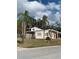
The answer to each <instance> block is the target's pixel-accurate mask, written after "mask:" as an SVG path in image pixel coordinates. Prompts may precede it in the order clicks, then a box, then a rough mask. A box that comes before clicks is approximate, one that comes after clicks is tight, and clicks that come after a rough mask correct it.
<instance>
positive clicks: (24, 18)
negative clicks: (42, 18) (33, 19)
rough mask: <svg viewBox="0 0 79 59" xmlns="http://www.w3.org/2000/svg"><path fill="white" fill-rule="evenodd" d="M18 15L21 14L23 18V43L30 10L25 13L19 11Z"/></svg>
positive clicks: (21, 18)
mask: <svg viewBox="0 0 79 59" xmlns="http://www.w3.org/2000/svg"><path fill="white" fill-rule="evenodd" d="M18 16H20V18H19V19H20V20H21V25H20V26H21V32H22V33H21V37H22V43H23V42H24V39H25V32H26V24H27V22H28V12H27V11H25V12H24V13H19V14H18Z"/></svg>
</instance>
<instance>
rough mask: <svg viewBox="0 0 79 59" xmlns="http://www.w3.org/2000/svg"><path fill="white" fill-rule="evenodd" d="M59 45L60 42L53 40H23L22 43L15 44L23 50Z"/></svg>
mask: <svg viewBox="0 0 79 59" xmlns="http://www.w3.org/2000/svg"><path fill="white" fill-rule="evenodd" d="M55 45H61V40H58V39H54V40H43V39H39V40H37V39H30V40H29V39H25V41H24V43H23V44H22V43H19V42H17V46H18V47H24V48H33V47H43V46H55Z"/></svg>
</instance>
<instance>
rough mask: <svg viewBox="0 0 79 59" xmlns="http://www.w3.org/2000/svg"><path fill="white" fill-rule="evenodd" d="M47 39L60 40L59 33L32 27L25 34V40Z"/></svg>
mask: <svg viewBox="0 0 79 59" xmlns="http://www.w3.org/2000/svg"><path fill="white" fill-rule="evenodd" d="M47 37H49V38H51V39H59V38H61V33H60V32H58V31H56V30H53V29H47V30H42V29H40V28H37V27H33V28H31V31H27V32H26V38H28V39H46V38H47Z"/></svg>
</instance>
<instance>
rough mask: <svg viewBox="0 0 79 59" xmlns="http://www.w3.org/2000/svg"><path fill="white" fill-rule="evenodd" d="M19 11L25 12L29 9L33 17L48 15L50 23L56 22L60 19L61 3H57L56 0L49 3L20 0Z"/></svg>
mask: <svg viewBox="0 0 79 59" xmlns="http://www.w3.org/2000/svg"><path fill="white" fill-rule="evenodd" d="M17 10H18V12H23V11H25V10H27V11H28V12H29V15H30V16H31V17H34V18H35V19H39V18H42V17H43V15H46V16H48V20H49V22H50V23H54V22H55V21H60V18H61V15H60V4H56V3H54V2H51V3H48V4H47V5H44V4H42V3H39V2H37V1H31V2H29V1H26V0H18V8H17Z"/></svg>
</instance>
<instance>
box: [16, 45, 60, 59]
mask: <svg viewBox="0 0 79 59" xmlns="http://www.w3.org/2000/svg"><path fill="white" fill-rule="evenodd" d="M17 59H61V47H60V46H57V47H52V46H49V47H42V48H32V49H22V50H18V51H17Z"/></svg>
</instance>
